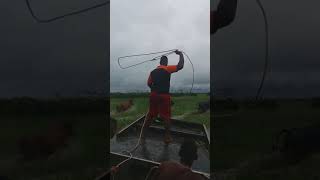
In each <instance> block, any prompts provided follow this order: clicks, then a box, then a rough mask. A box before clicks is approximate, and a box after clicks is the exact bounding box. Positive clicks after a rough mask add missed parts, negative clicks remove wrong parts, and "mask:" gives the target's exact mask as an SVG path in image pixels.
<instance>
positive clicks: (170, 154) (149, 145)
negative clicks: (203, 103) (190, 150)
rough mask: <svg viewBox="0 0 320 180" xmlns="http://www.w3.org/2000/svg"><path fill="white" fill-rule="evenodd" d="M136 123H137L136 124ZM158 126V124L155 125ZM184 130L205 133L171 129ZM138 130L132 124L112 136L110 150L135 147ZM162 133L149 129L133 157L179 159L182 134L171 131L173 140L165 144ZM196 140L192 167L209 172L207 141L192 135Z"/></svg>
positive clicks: (162, 159)
mask: <svg viewBox="0 0 320 180" xmlns="http://www.w3.org/2000/svg"><path fill="white" fill-rule="evenodd" d="M136 125H137V124H136ZM157 126H158V125H157ZM177 129H178V130H179V131H184V132H186V133H188V132H191V131H192V132H191V133H194V134H199V135H203V134H205V133H204V132H203V131H201V129H195V128H190V129H184V128H181V127H175V128H172V130H177ZM139 132H140V127H139V126H136V127H134V125H133V126H132V127H130V128H128V131H127V132H126V133H125V135H121V136H117V137H115V138H113V139H112V140H111V142H110V148H111V149H110V150H111V152H116V153H120V154H126V155H128V154H127V153H126V152H124V151H130V150H131V149H133V148H134V147H135V145H136V144H137V142H138V136H139ZM163 135H164V133H162V132H161V131H160V132H159V131H152V130H149V132H148V134H147V137H146V140H145V143H143V144H142V145H141V146H139V147H138V149H137V150H136V151H135V152H134V153H133V156H134V157H137V158H141V159H146V160H152V161H155V162H162V161H167V160H175V161H179V160H180V158H179V149H180V145H181V143H182V142H183V139H184V137H183V134H182V135H181V134H179V135H175V134H174V133H172V138H173V142H172V143H171V144H169V145H165V144H164V142H163ZM192 138H193V139H194V140H196V142H197V144H198V160H196V161H194V163H193V166H192V169H193V170H196V171H200V172H204V173H209V172H210V157H209V152H208V150H207V149H206V147H208V144H206V143H207V142H206V141H204V140H203V137H200V136H194V137H192Z"/></svg>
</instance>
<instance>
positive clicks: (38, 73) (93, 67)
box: [0, 0, 109, 97]
mask: <svg viewBox="0 0 320 180" xmlns="http://www.w3.org/2000/svg"><path fill="white" fill-rule="evenodd" d="M30 2H31V4H32V6H33V8H34V10H35V13H36V14H37V15H39V16H41V17H43V18H46V17H52V16H56V15H60V14H63V13H66V12H70V11H73V10H77V9H82V8H85V7H88V6H91V5H93V4H96V3H99V2H103V0H90V1H88V0H68V1H62V0H57V1H53V0H31V1H30ZM106 10H107V7H103V8H99V9H96V10H93V11H90V12H87V13H85V14H81V15H77V16H72V17H69V18H66V19H63V20H59V21H56V22H52V23H49V24H38V23H36V22H35V21H34V20H33V19H32V17H31V15H30V14H29V11H28V9H27V6H26V4H25V1H24V0H22V1H21V0H4V1H2V4H1V11H0V20H1V28H0V39H1V41H0V47H1V54H0V58H1V60H0V82H1V86H0V97H14V96H33V97H44V96H53V95H54V94H55V92H60V93H61V94H62V95H79V94H81V93H83V92H84V91H87V90H91V91H92V90H93V91H95V90H99V91H104V92H106V91H107V87H108V77H107V74H108V73H107V72H108V71H107V68H108V61H107V57H108V54H107V52H108V49H109V47H108V46H107V45H108V43H107V42H108V41H109V39H108V33H109V27H108V18H109V17H108V15H107V11H106Z"/></svg>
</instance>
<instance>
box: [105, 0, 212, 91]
mask: <svg viewBox="0 0 320 180" xmlns="http://www.w3.org/2000/svg"><path fill="white" fill-rule="evenodd" d="M110 7H111V12H110V14H111V19H110V27H111V28H110V40H111V41H110V46H111V49H110V53H111V59H110V73H111V79H110V81H111V82H110V83H111V91H121V92H123V91H148V90H149V89H148V87H147V84H146V82H147V78H148V75H149V73H150V71H152V70H153V69H154V68H155V67H156V66H157V65H158V63H159V61H156V62H152V63H146V64H143V65H140V66H137V67H136V68H131V69H126V70H122V69H120V68H119V66H118V64H117V58H118V57H119V56H126V55H131V54H139V53H149V52H156V51H163V50H168V49H175V48H178V49H180V50H183V51H185V52H186V53H187V54H188V55H189V56H190V58H191V60H192V62H193V64H194V67H195V89H202V90H207V91H209V88H210V34H209V30H210V29H209V10H210V2H209V1H208V0H174V1H172V0H161V1H156V0H151V1H150V0H134V1H132V0H115V1H112V2H111V6H110ZM148 58H149V59H152V58H153V56H149V57H139V58H131V59H125V60H123V61H122V63H123V65H124V66H126V65H130V64H132V63H133V64H134V63H135V62H141V61H142V60H146V59H148ZM168 58H169V64H176V63H177V62H178V56H177V55H175V54H173V55H170V56H169V57H168ZM191 84H192V69H191V65H190V63H189V62H188V60H187V58H185V68H184V69H183V70H181V71H180V72H178V73H176V74H173V75H172V78H171V87H172V90H185V91H188V90H189V89H190V87H191Z"/></svg>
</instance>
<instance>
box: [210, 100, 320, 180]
mask: <svg viewBox="0 0 320 180" xmlns="http://www.w3.org/2000/svg"><path fill="white" fill-rule="evenodd" d="M276 102H277V103H276V104H277V105H276V104H273V105H272V104H271V105H270V103H266V104H267V105H266V106H263V103H262V106H260V107H254V105H250V106H248V105H247V104H246V103H243V102H242V103H241V102H238V105H239V108H238V109H237V110H234V109H233V110H227V109H224V111H223V112H218V111H214V113H215V114H216V115H217V117H215V118H214V122H213V123H214V125H213V130H212V131H213V132H214V145H213V146H214V149H213V151H212V159H213V162H212V166H213V169H215V172H223V171H225V170H228V169H231V168H238V167H239V166H241V164H242V165H243V163H247V164H248V165H249V166H251V168H256V169H257V170H256V171H254V172H252V173H249V174H247V175H246V176H243V177H241V178H240V177H238V178H236V179H240V180H242V179H244V180H251V179H252V180H254V179H260V180H264V179H266V180H267V179H273V180H280V179H281V180H282V179H297V180H298V179H315V177H317V178H316V179H318V178H319V177H320V173H319V171H318V170H319V168H318V167H319V166H318V162H319V160H320V159H319V157H316V156H314V157H311V158H308V159H305V160H304V161H302V162H300V163H299V164H297V165H294V166H283V167H275V166H277V165H278V164H279V163H278V162H277V161H273V160H268V163H267V164H264V166H269V168H261V169H259V168H260V166H262V164H263V160H262V159H263V157H265V156H269V155H272V144H273V141H274V136H275V135H276V134H277V133H278V132H279V131H281V130H282V129H285V128H296V127H305V126H307V125H311V124H314V123H318V122H319V120H320V106H317V102H318V101H316V100H312V101H311V100H276ZM219 109H221V108H219ZM219 114H220V115H221V114H232V116H225V117H224V116H220V117H219ZM259 159H260V160H259ZM231 179H235V177H232V176H231Z"/></svg>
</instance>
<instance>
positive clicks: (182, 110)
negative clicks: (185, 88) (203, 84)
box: [110, 93, 210, 129]
mask: <svg viewBox="0 0 320 180" xmlns="http://www.w3.org/2000/svg"><path fill="white" fill-rule="evenodd" d="M110 97H111V98H110V115H111V116H112V117H114V118H115V119H117V120H118V128H120V129H121V128H122V127H124V126H125V125H127V124H130V123H131V122H133V121H135V120H136V119H137V118H139V117H141V116H143V115H144V114H145V113H146V112H147V111H148V105H149V102H148V97H149V94H146V93H145V94H113V95H111V96H110ZM130 98H131V99H132V100H133V103H134V105H133V106H132V107H131V108H130V109H129V110H128V111H126V112H123V113H117V112H116V106H117V105H118V104H120V103H121V102H125V101H128V100H129V99H130ZM208 99H209V96H208V95H207V94H192V95H190V94H173V96H172V101H173V102H174V105H173V106H172V109H171V110H172V117H173V118H176V119H181V120H186V121H191V122H196V123H203V124H205V125H206V126H207V127H210V112H209V111H207V112H205V113H202V114H197V113H196V112H197V108H198V103H199V102H202V101H207V100H208Z"/></svg>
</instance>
